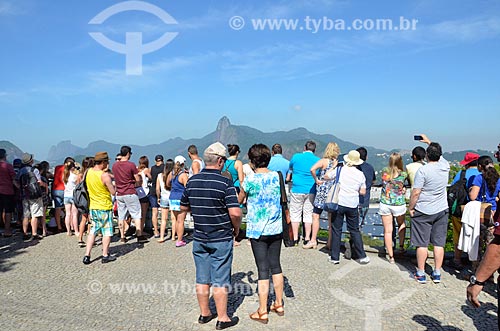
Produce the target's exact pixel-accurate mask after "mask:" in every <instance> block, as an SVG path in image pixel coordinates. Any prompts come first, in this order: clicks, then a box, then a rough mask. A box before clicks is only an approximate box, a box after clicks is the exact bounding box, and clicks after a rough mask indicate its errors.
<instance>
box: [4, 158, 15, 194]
mask: <svg viewBox="0 0 500 331" xmlns="http://www.w3.org/2000/svg"><path fill="white" fill-rule="evenodd" d="M15 177H16V172H15V171H14V167H13V166H12V164H10V163H7V162H5V161H0V194H4V195H14V185H13V184H12V182H13V180H14V178H15Z"/></svg>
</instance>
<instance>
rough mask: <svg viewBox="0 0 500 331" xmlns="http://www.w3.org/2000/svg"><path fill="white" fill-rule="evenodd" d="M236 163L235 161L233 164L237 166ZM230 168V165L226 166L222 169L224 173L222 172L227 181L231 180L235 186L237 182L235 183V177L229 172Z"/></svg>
mask: <svg viewBox="0 0 500 331" xmlns="http://www.w3.org/2000/svg"><path fill="white" fill-rule="evenodd" d="M235 163H236V161H234V162H233V163H231V164H235ZM229 166H230V164H227V165H224V168H222V171H221V175H222V176H224V177H226V178H227V179H230V180H231V181H232V182H233V184H234V183H235V182H236V181H233V175H231V173H230V172H229Z"/></svg>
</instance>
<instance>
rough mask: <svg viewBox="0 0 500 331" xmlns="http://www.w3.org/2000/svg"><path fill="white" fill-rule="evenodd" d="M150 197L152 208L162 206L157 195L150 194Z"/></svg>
mask: <svg viewBox="0 0 500 331" xmlns="http://www.w3.org/2000/svg"><path fill="white" fill-rule="evenodd" d="M148 199H149V205H150V206H151V208H160V205H159V204H158V197H157V196H156V195H152V194H150V195H148Z"/></svg>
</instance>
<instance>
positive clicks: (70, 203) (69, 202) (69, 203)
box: [64, 197, 75, 205]
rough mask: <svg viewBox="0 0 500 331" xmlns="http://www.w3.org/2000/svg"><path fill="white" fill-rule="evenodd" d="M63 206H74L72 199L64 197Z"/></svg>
mask: <svg viewBox="0 0 500 331" xmlns="http://www.w3.org/2000/svg"><path fill="white" fill-rule="evenodd" d="M64 204H65V205H74V204H75V203H74V201H73V197H64Z"/></svg>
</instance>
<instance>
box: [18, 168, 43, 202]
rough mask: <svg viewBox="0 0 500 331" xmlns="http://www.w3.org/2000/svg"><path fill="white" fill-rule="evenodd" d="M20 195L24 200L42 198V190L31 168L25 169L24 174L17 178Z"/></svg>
mask: <svg viewBox="0 0 500 331" xmlns="http://www.w3.org/2000/svg"><path fill="white" fill-rule="evenodd" d="M19 182H20V185H21V195H22V197H23V198H24V199H30V200H31V199H38V198H41V197H42V188H41V187H40V184H38V179H37V178H36V176H35V173H34V172H33V168H32V167H27V168H26V172H25V173H23V174H22V175H21V176H20V177H19Z"/></svg>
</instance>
